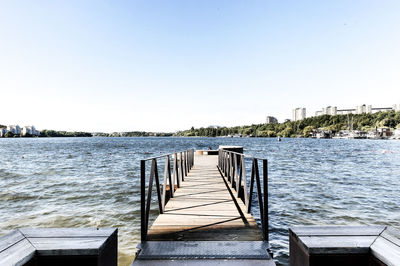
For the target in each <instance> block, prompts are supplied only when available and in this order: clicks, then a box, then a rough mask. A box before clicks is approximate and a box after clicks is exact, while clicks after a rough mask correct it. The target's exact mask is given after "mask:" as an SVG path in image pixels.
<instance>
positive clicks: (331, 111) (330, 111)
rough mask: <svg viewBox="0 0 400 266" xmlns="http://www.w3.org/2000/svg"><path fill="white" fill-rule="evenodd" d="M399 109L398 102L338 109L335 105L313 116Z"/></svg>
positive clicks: (370, 112) (369, 112)
mask: <svg viewBox="0 0 400 266" xmlns="http://www.w3.org/2000/svg"><path fill="white" fill-rule="evenodd" d="M392 110H394V111H396V112H398V111H400V104H394V105H393V106H392V107H372V105H365V104H363V105H357V106H356V107H355V108H350V109H338V108H337V107H336V106H328V107H325V108H322V110H321V111H316V112H315V116H320V115H345V114H372V113H376V112H386V111H392Z"/></svg>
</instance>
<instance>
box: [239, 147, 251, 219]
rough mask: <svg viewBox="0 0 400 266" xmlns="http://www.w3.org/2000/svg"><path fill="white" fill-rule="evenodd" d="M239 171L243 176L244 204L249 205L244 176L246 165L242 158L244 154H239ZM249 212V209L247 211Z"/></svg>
mask: <svg viewBox="0 0 400 266" xmlns="http://www.w3.org/2000/svg"><path fill="white" fill-rule="evenodd" d="M240 164H241V166H240V172H241V176H242V177H243V194H244V204H245V205H246V207H248V205H249V195H248V194H247V176H246V165H245V160H244V155H243V154H242V155H240ZM248 212H249V211H248Z"/></svg>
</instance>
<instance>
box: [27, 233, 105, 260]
mask: <svg viewBox="0 0 400 266" xmlns="http://www.w3.org/2000/svg"><path fill="white" fill-rule="evenodd" d="M106 240H107V237H91V238H88V237H74V238H60V237H49V238H43V237H41V238H36V237H31V238H29V241H30V242H31V243H32V244H33V245H34V246H35V247H36V249H37V251H38V252H39V253H40V255H46V256H55V255H57V256H62V255H68V256H81V255H98V254H99V250H100V247H101V246H102V245H103V244H104V242H105V241H106Z"/></svg>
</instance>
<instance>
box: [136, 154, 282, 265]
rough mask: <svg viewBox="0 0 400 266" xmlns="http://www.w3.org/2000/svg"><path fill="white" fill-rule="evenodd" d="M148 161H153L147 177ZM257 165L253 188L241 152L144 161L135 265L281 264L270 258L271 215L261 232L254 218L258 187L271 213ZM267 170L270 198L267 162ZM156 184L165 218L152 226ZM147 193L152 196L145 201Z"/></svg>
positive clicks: (266, 216) (184, 155)
mask: <svg viewBox="0 0 400 266" xmlns="http://www.w3.org/2000/svg"><path fill="white" fill-rule="evenodd" d="M162 158H163V159H165V164H164V179H163V182H161V178H160V176H159V174H158V166H157V164H158V163H157V159H162ZM146 161H151V168H150V171H149V172H147V173H146V170H145V163H146ZM194 162H196V163H194ZM252 163H253V165H252V168H253V171H252V175H251V180H250V188H249V189H248V188H247V183H248V182H247V181H248V180H247V175H246V171H245V169H246V168H245V159H244V155H243V154H240V153H236V152H231V151H226V150H220V151H219V155H218V156H216V155H200V154H195V153H194V150H188V151H184V152H179V153H173V154H170V155H164V156H162V157H156V158H150V159H147V160H143V161H142V162H141V166H142V168H141V172H142V242H141V244H140V245H139V251H138V253H137V256H136V259H135V261H134V262H133V265H158V264H167V265H168V263H170V264H171V265H172V264H182V265H197V264H199V263H200V262H201V263H202V264H204V263H210V264H215V263H217V264H219V265H223V264H232V263H237V264H239V263H240V264H241V265H243V264H244V265H275V263H274V262H273V261H272V258H271V255H270V253H269V244H268V230H267V229H266V228H267V226H268V222H267V221H266V219H267V218H268V215H265V216H263V215H262V220H263V221H262V230H260V228H259V227H258V225H257V223H256V221H255V219H254V218H253V216H252V215H251V214H250V208H251V199H252V195H253V191H254V184H255V183H256V184H257V196H258V198H259V200H258V202H259V203H260V212H261V213H262V214H263V213H267V205H265V204H268V201H267V200H265V201H263V196H262V193H261V191H262V188H261V181H260V175H259V172H258V161H257V159H253V160H252ZM256 164H257V166H256ZM263 166H264V168H265V171H264V175H263V177H264V184H265V185H264V189H263V191H264V193H265V192H267V193H266V194H264V195H267V194H268V191H267V189H266V187H267V182H266V178H267V174H265V173H266V171H267V169H266V160H265V162H264V163H263ZM146 176H148V177H149V178H148V181H146ZM154 182H155V184H156V193H157V199H158V203H159V213H160V215H159V216H158V217H157V218H156V219H155V220H154V222H153V224H152V225H151V226H150V225H149V224H148V223H149V222H148V221H149V217H148V216H149V213H150V202H151V193H152V190H153V188H152V184H153V183H154ZM144 184H146V185H147V184H148V185H147V186H146V187H145V186H144ZM175 184H177V185H176V186H175ZM146 191H147V197H144V194H145V193H143V192H146ZM244 191H246V193H244ZM254 194H255V193H254ZM149 195H150V197H149ZM265 198H267V197H265ZM172 261H173V263H172Z"/></svg>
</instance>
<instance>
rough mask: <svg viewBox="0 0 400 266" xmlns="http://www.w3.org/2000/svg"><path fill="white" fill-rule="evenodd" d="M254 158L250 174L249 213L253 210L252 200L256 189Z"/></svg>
mask: <svg viewBox="0 0 400 266" xmlns="http://www.w3.org/2000/svg"><path fill="white" fill-rule="evenodd" d="M254 160H255V159H254V158H253V161H252V164H251V176H250V192H249V204H248V205H247V213H250V211H251V201H252V200H253V190H254V176H255V170H254V168H255V163H254Z"/></svg>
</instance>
